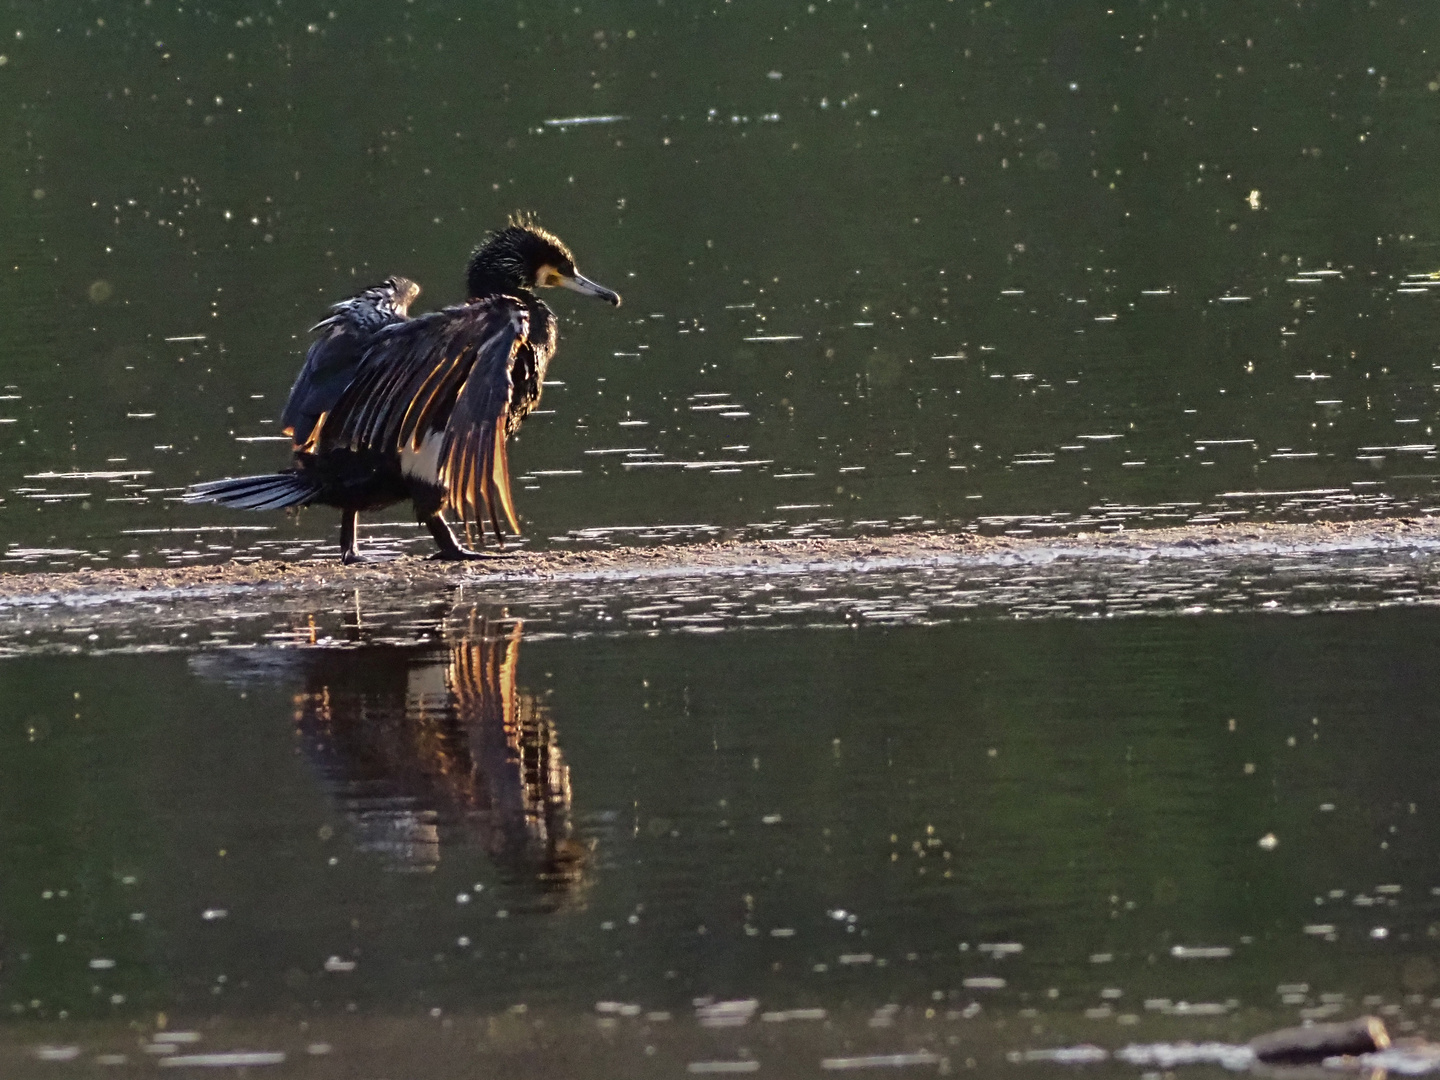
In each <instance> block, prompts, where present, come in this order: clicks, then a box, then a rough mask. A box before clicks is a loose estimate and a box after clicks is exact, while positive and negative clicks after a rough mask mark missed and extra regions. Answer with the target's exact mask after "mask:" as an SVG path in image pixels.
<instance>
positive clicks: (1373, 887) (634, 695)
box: [0, 605, 1440, 1075]
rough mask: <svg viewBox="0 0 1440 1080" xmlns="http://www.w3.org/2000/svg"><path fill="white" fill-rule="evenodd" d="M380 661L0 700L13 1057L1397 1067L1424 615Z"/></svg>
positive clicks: (293, 664)
mask: <svg viewBox="0 0 1440 1080" xmlns="http://www.w3.org/2000/svg"><path fill="white" fill-rule="evenodd" d="M380 614H383V613H380ZM408 625H409V627H410V629H411V631H412V633H413V635H414V639H413V640H414V643H412V644H401V643H398V642H397V643H391V644H384V643H377V642H376V641H375V639H374V636H373V635H372V633H371V632H369V631H367V630H366V626H365V614H364V612H363V611H361V612H360V613H359V618H358V619H357V618H354V617H353V616H352V617H351V618H350V619H349V620H348V625H346V626H342V627H340V628H339V631H338V633H336V634H332V635H330V636H328V637H327V638H325V639H324V640H323V641H321V642H320V643H318V644H314V645H307V644H305V643H303V641H302V640H301V635H299V634H297V635H295V636H294V637H292V638H291V639H290V640H289V641H286V642H275V641H270V642H267V641H265V640H264V639H260V640H259V641H256V640H255V639H254V637H253V636H252V635H247V634H245V633H241V634H239V635H237V638H236V639H235V640H232V641H231V642H230V647H227V648H213V647H212V648H206V649H201V650H191V651H188V652H187V651H172V650H166V651H161V652H152V653H142V654H129V655H91V656H84V655H81V656H43V655H35V656H30V657H20V658H14V659H11V660H7V661H6V662H5V664H4V665H3V666H0V680H3V683H4V693H5V696H6V700H8V701H11V702H13V703H16V707H15V708H12V709H11V710H10V711H9V715H7V717H6V719H5V723H4V727H3V730H0V739H3V740H4V747H5V749H4V752H3V754H0V761H3V762H4V764H3V766H0V769H3V773H4V775H3V777H0V780H3V783H0V790H3V791H4V792H5V795H4V804H3V809H0V830H3V833H0V851H3V852H4V860H5V864H6V865H5V867H4V872H3V875H0V878H3V881H4V886H3V892H0V904H3V915H0V926H3V927H4V938H3V944H0V948H3V954H0V963H3V966H0V1003H3V1006H4V1008H5V1009H7V1010H8V1012H9V1013H10V1015H11V1022H10V1025H9V1028H8V1030H9V1032H10V1034H9V1036H8V1037H9V1039H10V1040H12V1042H13V1041H14V1040H17V1039H18V1040H20V1045H21V1046H25V1045H30V1046H33V1045H37V1044H39V1043H42V1042H43V1043H44V1045H52V1046H77V1047H79V1048H80V1049H79V1051H78V1053H79V1054H81V1055H82V1056H83V1057H84V1059H85V1060H92V1059H93V1058H95V1056H96V1055H101V1054H105V1053H112V1054H113V1053H122V1052H123V1053H126V1054H128V1055H129V1058H128V1059H127V1060H130V1062H131V1064H132V1065H134V1066H135V1067H139V1065H138V1064H137V1063H138V1062H143V1063H145V1067H146V1068H148V1067H150V1064H149V1063H150V1062H151V1061H152V1060H153V1058H152V1057H151V1056H147V1055H146V1054H145V1053H144V1052H141V1051H137V1050H136V1049H135V1044H134V1042H133V1040H130V1043H129V1046H128V1048H127V1047H121V1049H120V1050H117V1049H116V1045H117V1044H116V1040H115V1038H114V1036H113V1035H107V1034H106V1032H108V1031H111V1030H112V1025H115V1024H117V1023H121V1022H130V1021H133V1022H136V1023H138V1024H139V1025H140V1027H141V1029H142V1030H143V1031H146V1032H151V1033H153V1032H155V1030H156V1024H157V1016H158V1015H159V1014H164V1018H163V1023H165V1024H166V1025H167V1027H168V1028H169V1029H173V1028H180V1029H182V1030H191V1029H196V1030H198V1031H200V1032H201V1038H202V1042H203V1046H204V1048H205V1049H208V1050H210V1051H212V1052H219V1051H222V1050H224V1051H229V1050H235V1049H248V1050H252V1051H256V1050H265V1051H266V1052H270V1053H287V1052H288V1058H287V1062H288V1064H287V1065H286V1068H287V1069H290V1068H293V1069H297V1070H300V1072H301V1073H303V1072H304V1071H305V1069H308V1068H310V1067H311V1066H314V1067H315V1068H320V1067H321V1064H319V1063H316V1062H314V1061H312V1060H311V1058H310V1057H309V1056H307V1054H306V1052H305V1048H306V1047H307V1046H308V1045H310V1042H313V1041H314V1040H315V1039H316V1038H319V1037H320V1036H316V1035H314V1034H307V1032H310V1031H311V1030H312V1028H313V1029H314V1030H315V1031H324V1032H327V1034H326V1035H325V1036H324V1038H325V1039H327V1040H329V1044H330V1046H331V1050H330V1052H329V1053H328V1054H326V1055H323V1056H324V1057H325V1058H326V1061H327V1062H328V1063H329V1064H326V1065H325V1066H324V1067H325V1068H334V1069H340V1070H342V1071H343V1074H345V1075H353V1074H355V1073H354V1070H355V1069H356V1068H359V1067H360V1066H359V1065H358V1064H357V1063H358V1062H360V1061H363V1060H364V1058H365V1055H366V1053H367V1049H366V1048H367V1046H368V1045H369V1043H370V1041H371V1039H372V1038H373V1035H374V1033H375V1032H376V1031H379V1030H381V1028H382V1027H383V1026H384V1025H394V1026H395V1027H396V1030H397V1031H399V1032H400V1033H402V1034H401V1035H398V1036H397V1038H399V1039H400V1043H401V1044H402V1045H405V1046H409V1047H411V1049H410V1050H409V1051H408V1053H409V1054H410V1057H409V1058H408V1060H410V1061H411V1062H412V1063H413V1062H414V1061H417V1060H426V1058H425V1057H424V1055H425V1054H426V1053H428V1051H427V1050H426V1049H425V1048H426V1047H427V1046H429V1044H430V1038H431V1037H430V1036H427V1035H425V1034H424V1032H426V1031H429V1030H434V1031H436V1032H439V1031H440V1030H442V1029H441V1028H440V1027H439V1026H438V1025H441V1024H442V1023H447V1022H448V1023H450V1024H452V1025H460V1027H461V1028H462V1029H464V1030H465V1031H471V1030H472V1029H474V1025H475V1024H476V1023H477V1022H478V1023H479V1024H480V1028H479V1029H477V1030H478V1031H479V1032H480V1034H479V1035H478V1036H475V1037H478V1038H479V1039H480V1043H479V1045H481V1046H483V1047H485V1048H488V1049H486V1050H485V1052H486V1053H493V1052H498V1051H497V1050H496V1046H498V1045H499V1044H500V1043H503V1041H504V1039H505V1038H506V1037H508V1036H506V1034H505V1030H501V1029H496V1028H495V1026H494V1023H495V1022H492V1021H493V1018H495V1017H501V1018H504V1017H509V1018H511V1020H502V1021H499V1022H500V1023H501V1024H502V1029H503V1025H504V1024H506V1023H512V1022H513V1023H515V1024H518V1025H519V1027H517V1028H516V1030H518V1031H528V1032H530V1033H531V1034H530V1035H527V1036H526V1038H530V1037H531V1036H534V1035H535V1030H534V1029H533V1028H532V1026H531V1025H536V1024H538V1025H539V1028H540V1029H541V1030H542V1031H543V1037H540V1036H536V1037H539V1038H540V1041H539V1042H538V1043H536V1044H535V1045H534V1046H533V1047H531V1050H532V1051H533V1053H528V1055H527V1054H522V1055H521V1056H520V1058H519V1059H518V1060H519V1061H521V1063H522V1064H524V1063H528V1064H525V1066H524V1067H530V1066H535V1065H536V1063H537V1062H540V1061H548V1060H552V1057H547V1055H554V1054H557V1053H560V1054H569V1053H585V1052H588V1051H586V1050H585V1048H586V1047H587V1046H590V1045H591V1044H592V1043H595V1044H596V1045H599V1044H602V1043H603V1044H604V1045H605V1046H607V1047H608V1049H607V1050H606V1051H605V1053H607V1054H611V1055H612V1057H608V1058H603V1060H602V1058H596V1059H595V1062H596V1064H595V1065H594V1068H595V1069H596V1070H598V1073H597V1074H605V1075H610V1074H614V1075H630V1074H633V1069H636V1068H640V1067H642V1066H644V1067H646V1068H651V1067H653V1068H655V1069H658V1070H659V1071H660V1072H662V1073H666V1072H667V1071H668V1074H673V1072H674V1071H676V1070H681V1069H683V1068H684V1067H685V1066H686V1065H687V1064H690V1063H693V1062H704V1061H716V1060H727V1061H739V1060H752V1061H758V1062H759V1063H760V1067H762V1068H766V1067H767V1065H766V1062H767V1053H768V1054H769V1055H770V1056H769V1058H768V1060H769V1062H770V1065H769V1068H771V1069H778V1070H779V1071H780V1072H781V1073H783V1074H787V1075H788V1074H792V1073H793V1074H795V1075H809V1074H811V1073H813V1072H818V1071H823V1070H822V1069H821V1063H822V1060H828V1059H838V1058H842V1057H844V1056H845V1055H847V1054H850V1055H852V1056H853V1055H856V1054H860V1055H862V1056H863V1055H864V1054H871V1055H873V1054H877V1053H886V1054H889V1053H904V1054H920V1055H922V1057H921V1058H918V1059H916V1060H915V1062H913V1063H912V1064H913V1066H914V1067H916V1068H925V1069H930V1070H932V1071H933V1070H934V1069H936V1068H939V1067H941V1066H940V1064H939V1062H940V1059H941V1058H944V1059H945V1060H946V1061H948V1062H949V1065H947V1066H945V1067H947V1068H953V1067H958V1066H959V1065H960V1064H961V1063H962V1062H963V1060H964V1059H965V1058H967V1057H969V1058H975V1059H977V1060H980V1061H982V1062H983V1061H989V1062H992V1063H998V1062H1000V1061H1003V1059H1004V1055H1005V1054H1007V1053H1011V1052H1014V1053H1022V1052H1024V1051H1027V1050H1033V1049H1043V1048H1047V1047H1054V1046H1063V1045H1070V1044H1074V1043H1078V1042H1082V1041H1086V1042H1093V1043H1096V1044H1099V1045H1101V1046H1104V1047H1110V1048H1118V1047H1121V1046H1123V1045H1126V1044H1127V1043H1131V1042H1144V1041H1153V1040H1155V1039H1158V1038H1165V1039H1175V1038H1192V1039H1194V1038H1201V1037H1204V1038H1221V1039H1225V1040H1228V1041H1243V1040H1244V1039H1245V1038H1248V1037H1249V1036H1250V1035H1253V1034H1255V1033H1256V1032H1258V1031H1260V1030H1263V1029H1265V1028H1266V1027H1273V1026H1276V1025H1277V1024H1281V1023H1286V1022H1295V1021H1298V1020H1299V1019H1301V1018H1302V1017H1310V1018H1319V1017H1327V1016H1348V1015H1351V1014H1353V1013H1356V1012H1359V1011H1378V1012H1380V1013H1382V1014H1383V1015H1385V1016H1386V1017H1387V1020H1388V1022H1389V1023H1390V1025H1391V1027H1392V1029H1393V1030H1395V1031H1396V1032H1397V1033H1402V1032H1411V1031H1415V1030H1419V1031H1425V1030H1428V1025H1429V1022H1430V1021H1429V1017H1430V1015H1431V1007H1430V1004H1429V1003H1430V1000H1431V995H1433V994H1434V993H1436V991H1435V989H1434V988H1435V985H1436V982H1437V968H1436V967H1435V961H1434V957H1433V953H1434V949H1433V944H1432V937H1433V933H1434V925H1433V924H1434V923H1435V922H1436V920H1437V918H1440V916H1437V910H1440V908H1437V905H1440V899H1437V894H1436V893H1435V892H1434V890H1436V889H1440V878H1437V877H1436V874H1435V867H1434V859H1433V853H1432V848H1433V846H1434V835H1435V833H1434V830H1435V828H1436V822H1435V820H1434V819H1435V807H1434V806H1433V805H1432V803H1433V801H1434V800H1433V787H1434V784H1433V780H1432V777H1431V775H1430V772H1431V770H1430V769H1429V767H1428V765H1427V764H1426V762H1427V761H1428V760H1429V757H1430V756H1431V753H1432V751H1433V747H1432V746H1431V745H1430V743H1431V735H1432V733H1431V729H1432V727H1433V726H1434V723H1433V722H1434V720H1435V717H1434V716H1433V715H1432V714H1433V713H1434V708H1433V705H1432V699H1433V697H1434V695H1433V694H1432V693H1430V686H1429V683H1430V676H1429V674H1428V673H1429V672H1430V670H1431V669H1432V668H1433V666H1434V661H1435V655H1436V651H1437V648H1440V640H1437V638H1436V635H1435V633H1434V632H1433V628H1432V627H1431V626H1430V620H1428V618H1426V616H1425V613H1424V612H1423V611H1418V610H1416V611H1406V610H1400V609H1392V610H1385V611H1358V612H1351V613H1335V614H1330V615H1323V616H1313V617H1310V618H1306V619H1295V618H1293V617H1285V616H1276V615H1265V614H1257V615H1230V616H1225V617H1208V618H1184V619H1175V618H1171V619H1157V618H1132V619H1121V620H1098V621H1088V622H1082V621H1071V622H1063V621H1062V622H1056V621H1033V622H1032V621H1020V622H1015V621H1004V622H1002V621H994V620H990V619H981V620H977V621H974V622H968V623H957V624H951V625H945V626H919V625H908V626H907V625H898V626H893V627H883V626H870V627H866V628H859V629H823V628H818V627H817V628H814V629H803V628H794V629H789V630H780V631H776V632H772V633H722V634H718V635H717V634H677V633H668V634H662V635H660V636H649V635H643V634H635V633H629V634H623V635H621V636H618V637H599V636H590V637H574V636H568V635H561V634H555V633H551V634H542V635H538V636H537V638H538V639H537V640H533V641H529V640H526V638H527V635H528V634H529V627H528V626H527V625H526V624H525V622H524V620H523V619H520V618H517V617H516V616H515V614H514V613H513V612H506V611H504V610H502V609H493V608H491V609H487V608H485V607H478V608H477V607H475V606H473V605H461V606H444V605H432V606H431V607H430V608H428V609H415V610H412V611H411V612H410V616H409V624H408ZM299 629H301V626H300V625H297V630H299ZM727 1003H728V1004H727ZM366 1017H369V1018H372V1021H373V1023H372V1024H370V1025H363V1026H361V1027H359V1028H356V1027H355V1026H354V1025H353V1024H351V1021H352V1019H353V1020H359V1019H363V1018H366ZM486 1017H490V1018H492V1021H487V1020H486V1019H485V1018H486ZM217 1023H218V1026H217ZM487 1023H489V1024H490V1025H491V1026H490V1027H489V1028H486V1027H485V1024H487ZM197 1024H198V1025H200V1026H199V1027H198V1028H195V1025H197ZM347 1024H351V1026H350V1027H346V1025H347ZM376 1025H379V1026H376ZM426 1025H431V1027H427V1026H426ZM547 1025H548V1026H547ZM497 1030H498V1031H499V1034H497V1033H496V1032H497ZM486 1032H488V1034H486ZM512 1034H513V1033H512ZM622 1036H623V1038H622V1041H621V1042H618V1043H616V1042H613V1038H621V1037H622ZM457 1037H458V1036H457ZM435 1038H437V1039H438V1038H440V1036H439V1035H438V1034H437V1035H436V1036H435ZM465 1038H466V1039H467V1040H469V1039H471V1038H472V1036H470V1035H467V1036H465ZM27 1040H28V1041H27ZM307 1040H310V1042H307ZM497 1040H498V1042H497ZM606 1040H612V1041H609V1042H607V1041H606ZM442 1041H443V1040H442ZM466 1045H471V1044H470V1043H469V1042H466ZM647 1046H648V1047H650V1048H651V1049H650V1050H649V1051H648V1052H647V1050H646V1047H647ZM657 1047H663V1051H662V1050H661V1049H657ZM767 1047H768V1048H769V1049H768V1051H767ZM182 1049H183V1048H182ZM193 1049H194V1047H189V1048H188V1049H186V1052H190V1051H191V1050H193ZM172 1052H173V1051H172ZM436 1052H437V1053H438V1052H439V1051H436ZM151 1053H153V1051H152V1052H151ZM926 1054H929V1055H933V1057H930V1058H926V1057H924V1055H926ZM442 1057H443V1055H442ZM652 1059H653V1060H652ZM438 1060H439V1059H437V1061H438ZM606 1062H608V1064H606ZM32 1067H38V1066H32ZM438 1067H439V1066H438V1065H437V1068H438ZM1046 1067H1047V1068H1048V1067H1050V1066H1046ZM1114 1067H1115V1068H1117V1069H1119V1068H1121V1066H1120V1065H1119V1064H1116V1065H1115V1066H1114ZM1122 1072H1123V1070H1122Z"/></svg>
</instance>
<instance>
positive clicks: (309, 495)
mask: <svg viewBox="0 0 1440 1080" xmlns="http://www.w3.org/2000/svg"><path fill="white" fill-rule="evenodd" d="M319 495H320V485H319V483H318V482H316V481H315V480H314V479H312V478H310V477H308V476H306V475H305V474H303V473H298V472H282V473H270V474H268V475H266V476H241V477H236V478H234V479H229V480H211V481H208V482H207V483H204V484H194V485H192V486H191V487H190V488H189V489H188V490H187V491H186V492H185V496H184V501H185V502H187V503H219V504H220V505H221V506H234V507H237V508H238V509H241V510H278V509H280V508H282V507H286V506H304V505H305V504H306V503H310V502H313V501H314V500H315V499H316V498H318V497H319Z"/></svg>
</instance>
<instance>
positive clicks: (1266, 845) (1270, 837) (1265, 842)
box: [1255, 832, 1280, 851]
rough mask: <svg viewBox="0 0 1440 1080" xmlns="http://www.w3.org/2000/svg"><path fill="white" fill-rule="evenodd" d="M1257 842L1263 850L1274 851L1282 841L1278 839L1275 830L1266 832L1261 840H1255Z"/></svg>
mask: <svg viewBox="0 0 1440 1080" xmlns="http://www.w3.org/2000/svg"><path fill="white" fill-rule="evenodd" d="M1255 843H1256V845H1257V846H1258V847H1259V848H1260V850H1261V851H1274V850H1275V849H1276V848H1277V847H1279V846H1280V841H1279V840H1278V839H1276V837H1275V834H1274V833H1273V832H1272V833H1266V834H1265V835H1264V836H1262V837H1260V839H1259V840H1257V841H1255Z"/></svg>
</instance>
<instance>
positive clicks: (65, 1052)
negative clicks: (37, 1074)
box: [35, 1046, 80, 1061]
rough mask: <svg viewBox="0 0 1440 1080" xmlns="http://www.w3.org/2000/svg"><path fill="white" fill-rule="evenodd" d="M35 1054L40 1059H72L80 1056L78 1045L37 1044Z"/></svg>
mask: <svg viewBox="0 0 1440 1080" xmlns="http://www.w3.org/2000/svg"><path fill="white" fill-rule="evenodd" d="M35 1056H36V1057H37V1058H39V1059H40V1060H41V1061H74V1060H75V1059H76V1058H77V1057H79V1056H80V1048H79V1047H78V1046H37V1047H36V1048H35Z"/></svg>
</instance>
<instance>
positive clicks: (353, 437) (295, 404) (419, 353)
mask: <svg viewBox="0 0 1440 1080" xmlns="http://www.w3.org/2000/svg"><path fill="white" fill-rule="evenodd" d="M553 285H560V286H564V287H565V288H569V289H573V290H574V291H576V292H579V293H583V294H584V295H586V296H595V297H599V298H600V299H602V300H607V301H609V302H610V303H612V304H616V305H618V304H619V303H620V296H619V294H618V293H615V292H612V291H611V290H609V289H606V288H604V287H603V286H600V285H597V284H595V282H593V281H590V280H588V279H587V278H585V277H582V276H581V275H580V273H579V272H578V271H576V269H575V257H574V256H573V255H572V254H571V253H570V249H569V248H567V247H566V246H565V245H564V243H562V242H561V241H560V239H559V237H557V236H555V235H553V234H551V233H548V232H546V231H545V230H544V229H542V228H540V227H539V226H538V225H536V224H535V223H534V222H533V221H530V220H529V219H518V218H517V219H512V221H511V223H510V225H509V226H508V227H507V228H504V229H502V230H500V231H499V232H498V233H495V234H493V235H492V236H490V238H489V239H487V240H486V241H485V243H483V244H482V245H481V246H480V247H479V248H477V249H476V250H475V252H474V254H472V255H471V256H470V264H469V268H468V271H467V275H466V295H467V296H468V297H469V299H468V300H467V301H466V302H465V303H463V304H458V305H456V306H454V307H448V308H444V309H442V310H440V311H432V312H430V313H429V314H426V315H419V316H417V317H415V318H413V319H410V318H406V317H405V314H406V310H407V308H408V305H409V303H410V301H411V300H413V299H414V297H415V294H416V293H418V291H419V289H418V287H417V286H415V285H414V283H413V282H410V281H407V280H406V279H404V278H391V279H389V280H388V281H387V282H386V283H384V284H382V285H379V286H375V287H374V288H372V289H367V290H366V291H365V292H364V293H361V294H359V295H358V296H356V297H353V298H351V299H350V300H347V301H343V302H342V303H340V304H338V305H336V308H335V313H334V314H333V315H332V316H331V318H330V319H327V320H326V321H325V322H322V323H321V324H320V326H318V327H316V329H322V328H324V330H325V332H324V334H323V335H322V337H321V338H320V339H319V340H317V341H316V342H315V343H314V344H313V345H312V346H311V348H310V352H309V353H308V354H307V356H306V360H305V368H304V370H302V371H301V373H300V378H299V379H298V380H297V381H296V383H295V387H294V389H293V390H291V392H290V401H289V403H288V404H287V405H286V407H285V414H284V415H285V423H286V425H287V427H288V428H290V430H291V432H292V434H293V435H294V453H295V461H294V464H293V465H292V467H291V468H290V469H288V470H286V471H285V472H281V473H275V474H273V475H269V476H247V477H241V478H239V479H230V480H212V481H210V482H209V483H204V484H197V485H195V486H194V487H192V488H191V489H190V490H189V492H188V493H187V494H186V496H185V498H186V501H188V502H214V503H221V504H222V505H226V506H235V507H240V508H242V509H251V510H270V509H277V508H279V507H287V506H306V505H308V504H310V503H324V504H326V505H329V506H336V507H339V508H340V510H341V511H342V517H341V525H340V547H341V558H342V560H343V561H345V562H347V563H348V562H355V561H357V560H358V559H359V558H360V555H359V553H358V552H357V551H356V548H355V530H356V523H357V521H358V518H359V513H360V511H361V510H373V509H377V508H379V507H382V506H388V505H390V504H391V503H396V502H400V501H402V500H404V499H410V500H411V501H412V502H413V503H414V506H415V515H416V519H417V520H418V521H419V522H420V523H421V524H422V525H424V526H425V527H426V528H428V529H429V530H430V535H431V536H432V537H434V539H435V542H436V544H438V545H439V547H440V551H439V554H438V557H439V558H444V559H469V558H480V557H482V555H483V553H482V552H477V551H471V550H469V549H468V548H464V547H461V546H460V544H459V543H458V542H457V541H456V539H455V537H454V535H453V534H452V533H451V532H450V527H449V525H447V524H446V522H445V519H444V518H443V517H442V516H441V515H442V512H443V511H446V510H449V511H450V512H451V513H452V514H454V515H458V516H459V517H460V518H461V519H462V520H463V521H465V522H467V523H468V522H471V521H474V522H476V523H478V524H479V526H480V532H479V536H480V544H481V546H482V547H483V546H484V543H485V520H486V519H487V518H488V519H489V522H490V526H491V529H492V530H493V532H494V536H495V540H496V543H497V544H498V545H500V546H501V547H503V546H504V536H505V531H504V529H503V528H502V527H501V525H500V515H501V514H502V513H503V514H504V516H505V520H506V521H507V522H508V524H509V526H510V529H511V531H512V532H518V531H519V528H520V526H519V523H518V522H517V521H516V518H515V507H514V503H513V501H512V500H511V497H510V473H509V465H508V460H507V457H506V449H505V441H506V439H507V438H508V437H509V436H511V435H513V434H514V433H515V432H516V431H517V430H518V429H519V427H520V422H521V421H522V420H524V418H525V417H526V415H527V414H529V413H530V412H531V410H533V409H534V408H535V406H536V405H538V404H539V402H540V393H541V388H542V387H543V385H544V382H545V370H546V368H547V366H548V365H549V363H550V357H551V356H552V355H553V354H554V352H555V343H556V339H557V330H556V321H555V314H554V312H552V311H551V310H550V308H549V307H547V306H546V304H545V303H544V301H542V300H540V299H539V298H538V297H537V296H536V295H535V293H534V292H533V290H534V289H536V288H544V287H548V286H553Z"/></svg>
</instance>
